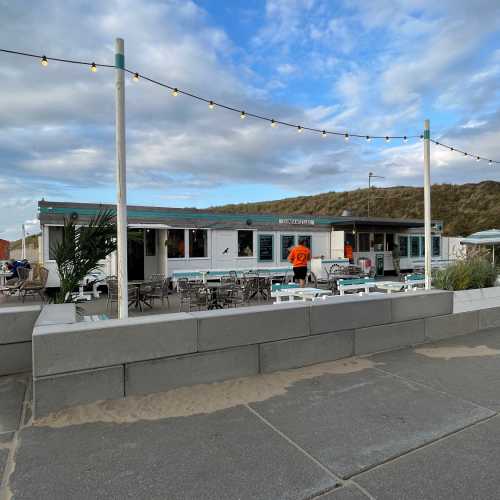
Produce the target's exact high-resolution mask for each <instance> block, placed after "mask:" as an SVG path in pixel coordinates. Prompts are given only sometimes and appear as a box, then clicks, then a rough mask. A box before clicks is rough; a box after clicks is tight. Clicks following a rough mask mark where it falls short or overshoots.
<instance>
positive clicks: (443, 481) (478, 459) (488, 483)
mask: <svg viewBox="0 0 500 500" xmlns="http://www.w3.org/2000/svg"><path fill="white" fill-rule="evenodd" d="M499 463H500V417H495V418H494V419H491V420H489V421H487V422H483V423H481V424H478V425H475V426H473V427H470V428H468V429H466V430H464V431H462V432H460V433H458V434H455V435H453V436H450V437H448V438H446V439H443V440H441V441H438V442H437V443H434V444H432V445H430V446H426V447H425V448H422V449H420V450H417V451H415V452H414V453H411V454H409V455H407V456H404V457H401V458H399V459H398V460H394V461H393V462H390V463H387V464H385V465H382V466H381V467H377V468H376V469H374V470H372V471H368V472H365V473H363V474H361V475H360V476H357V477H356V482H358V483H360V484H361V485H362V486H364V487H365V488H367V489H368V491H370V493H371V494H372V495H373V496H374V497H375V498H383V499H384V500H392V499H394V500H400V499H403V498H404V499H405V500H424V499H425V500H428V499H430V498H439V499H440V500H448V499H449V500H457V499H485V500H486V499H488V500H489V499H495V498H499V491H500V474H499V473H498V464H499Z"/></svg>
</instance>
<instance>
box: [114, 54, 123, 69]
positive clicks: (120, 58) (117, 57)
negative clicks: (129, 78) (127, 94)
mask: <svg viewBox="0 0 500 500" xmlns="http://www.w3.org/2000/svg"><path fill="white" fill-rule="evenodd" d="M115 66H116V67H117V68H120V69H125V56H124V55H123V54H115Z"/></svg>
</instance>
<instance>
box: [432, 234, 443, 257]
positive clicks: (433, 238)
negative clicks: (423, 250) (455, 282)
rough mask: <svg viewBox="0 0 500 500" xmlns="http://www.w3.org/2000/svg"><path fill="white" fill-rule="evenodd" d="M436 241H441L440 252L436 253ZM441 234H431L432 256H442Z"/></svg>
mask: <svg viewBox="0 0 500 500" xmlns="http://www.w3.org/2000/svg"><path fill="white" fill-rule="evenodd" d="M434 241H438V242H439V253H437V254H434ZM441 251H442V249H441V236H439V235H436V234H433V235H432V236H431V257H441Z"/></svg>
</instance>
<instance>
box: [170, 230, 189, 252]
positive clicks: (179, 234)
mask: <svg viewBox="0 0 500 500" xmlns="http://www.w3.org/2000/svg"><path fill="white" fill-rule="evenodd" d="M167 245H168V258H169V259H183V258H184V257H185V254H186V252H185V246H184V229H169V230H168V235H167Z"/></svg>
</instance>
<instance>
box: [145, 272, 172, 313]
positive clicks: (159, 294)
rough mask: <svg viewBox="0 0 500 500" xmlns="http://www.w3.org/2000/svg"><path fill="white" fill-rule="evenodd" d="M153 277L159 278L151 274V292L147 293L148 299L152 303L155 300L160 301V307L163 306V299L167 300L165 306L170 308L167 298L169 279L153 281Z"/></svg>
mask: <svg viewBox="0 0 500 500" xmlns="http://www.w3.org/2000/svg"><path fill="white" fill-rule="evenodd" d="M153 276H159V275H155V274H153V275H152V276H151V278H152V279H151V291H149V292H148V293H147V297H148V299H150V300H151V301H152V302H154V300H155V299H159V300H161V305H162V306H163V305H165V299H167V305H168V307H170V300H169V298H168V296H169V294H170V278H163V279H161V278H160V279H153Z"/></svg>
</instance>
